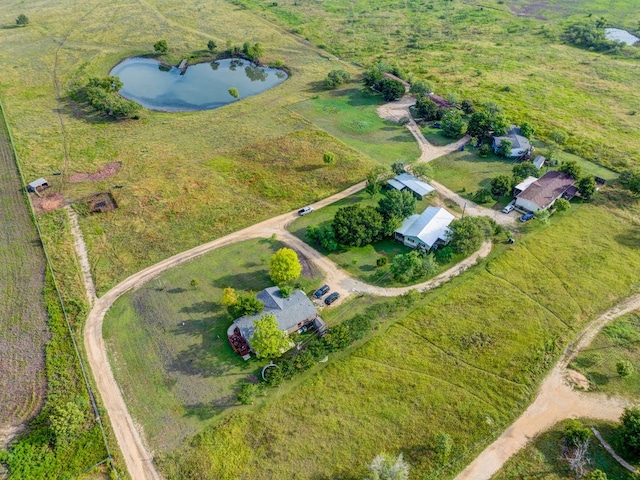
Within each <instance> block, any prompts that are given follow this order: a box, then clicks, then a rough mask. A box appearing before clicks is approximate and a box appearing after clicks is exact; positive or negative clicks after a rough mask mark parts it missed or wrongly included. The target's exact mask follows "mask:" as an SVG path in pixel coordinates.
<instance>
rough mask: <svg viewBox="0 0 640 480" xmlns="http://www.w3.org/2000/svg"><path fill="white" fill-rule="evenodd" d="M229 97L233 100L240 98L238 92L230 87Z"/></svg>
mask: <svg viewBox="0 0 640 480" xmlns="http://www.w3.org/2000/svg"><path fill="white" fill-rule="evenodd" d="M229 95H231V96H232V97H233V98H240V92H239V91H238V89H237V88H236V87H231V88H230V89H229Z"/></svg>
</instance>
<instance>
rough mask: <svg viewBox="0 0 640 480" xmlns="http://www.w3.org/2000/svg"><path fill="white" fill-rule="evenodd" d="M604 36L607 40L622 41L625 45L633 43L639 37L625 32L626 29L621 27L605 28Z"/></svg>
mask: <svg viewBox="0 0 640 480" xmlns="http://www.w3.org/2000/svg"><path fill="white" fill-rule="evenodd" d="M604 36H605V38H606V39H607V40H618V41H620V42H624V43H626V44H627V45H633V44H634V43H636V42H637V41H638V40H640V38H638V37H636V36H635V35H633V34H631V33H629V32H627V31H626V30H622V29H621V28H605V29H604Z"/></svg>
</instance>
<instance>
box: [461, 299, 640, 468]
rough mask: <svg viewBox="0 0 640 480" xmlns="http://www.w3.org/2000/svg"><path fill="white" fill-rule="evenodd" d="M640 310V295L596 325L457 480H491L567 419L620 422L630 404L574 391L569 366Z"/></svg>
mask: <svg viewBox="0 0 640 480" xmlns="http://www.w3.org/2000/svg"><path fill="white" fill-rule="evenodd" d="M639 308H640V294H636V295H634V296H632V297H629V298H628V299H626V300H624V301H622V302H620V303H619V304H617V305H616V306H615V307H613V308H611V309H610V310H608V311H606V312H605V313H603V314H602V315H600V316H599V317H598V318H596V319H595V320H594V321H592V322H591V323H590V324H589V325H588V326H587V327H586V328H585V329H584V330H583V331H582V333H581V334H580V336H579V337H578V341H577V342H576V344H575V346H574V347H573V348H570V349H569V350H568V351H567V352H566V353H565V354H564V355H563V356H562V358H561V359H560V360H559V361H558V363H556V365H555V367H554V368H553V370H552V371H551V373H550V374H549V376H548V377H547V378H546V379H545V380H544V382H543V383H542V385H541V386H540V390H539V392H538V396H537V397H536V399H535V401H534V402H533V403H532V404H531V405H530V406H529V408H527V410H526V411H525V412H524V413H523V414H522V415H521V416H520V417H519V418H518V419H517V420H516V421H515V422H514V423H513V424H512V425H511V426H510V427H509V428H508V429H507V430H506V431H505V432H504V433H503V434H502V435H501V436H500V437H499V438H498V439H497V440H496V441H495V442H493V443H492V444H491V445H489V446H488V447H487V448H486V449H485V450H484V451H483V452H482V453H481V454H480V455H478V457H476V459H475V460H474V461H473V462H472V463H471V464H469V466H468V467H467V468H465V469H464V470H463V471H462V472H461V473H460V474H459V475H458V476H457V477H456V480H488V479H490V478H491V476H492V475H493V474H494V473H496V472H497V471H498V470H500V468H502V466H503V465H504V463H505V462H506V461H507V460H508V459H509V458H511V456H513V455H515V454H516V453H517V452H518V451H519V450H520V449H521V448H524V447H525V446H526V445H527V443H529V441H531V440H532V439H533V438H534V437H535V436H536V435H538V434H540V433H542V432H544V431H545V430H548V429H549V428H550V427H552V426H553V425H554V424H556V423H558V422H559V421H561V420H565V419H567V418H577V417H585V418H597V419H600V420H610V421H617V420H618V419H619V418H620V415H621V414H622V411H623V409H624V407H626V406H627V405H628V402H626V401H625V400H622V399H617V398H608V397H607V396H605V395H599V394H593V393H589V394H587V393H581V392H576V391H574V390H573V389H572V388H571V387H570V386H569V385H568V382H567V377H568V371H567V365H568V364H569V362H571V360H572V359H573V358H574V357H575V356H576V355H577V354H578V352H579V351H580V350H581V349H583V348H585V347H586V346H587V345H589V343H591V341H593V339H594V338H595V336H596V335H597V334H598V332H599V331H600V330H601V329H602V328H603V327H604V326H605V325H606V324H607V323H608V322H610V321H611V320H613V319H615V318H617V317H620V316H622V315H626V314H627V313H630V312H632V311H634V310H637V309H639Z"/></svg>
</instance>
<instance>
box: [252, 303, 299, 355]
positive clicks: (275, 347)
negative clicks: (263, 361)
mask: <svg viewBox="0 0 640 480" xmlns="http://www.w3.org/2000/svg"><path fill="white" fill-rule="evenodd" d="M291 345H292V342H291V340H289V337H287V334H286V333H285V332H283V331H281V330H280V329H279V328H278V321H277V320H276V317H274V316H273V315H271V314H270V313H265V314H264V315H262V316H261V317H260V318H259V319H258V320H256V321H254V322H253V336H252V337H251V347H252V348H253V350H254V351H255V352H256V356H257V357H258V358H275V357H279V356H280V355H282V354H283V353H284V352H286V351H287V350H288V349H289V348H290V347H291Z"/></svg>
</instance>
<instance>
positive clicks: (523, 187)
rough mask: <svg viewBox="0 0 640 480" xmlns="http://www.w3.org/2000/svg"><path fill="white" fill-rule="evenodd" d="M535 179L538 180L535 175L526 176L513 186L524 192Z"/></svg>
mask: <svg viewBox="0 0 640 480" xmlns="http://www.w3.org/2000/svg"><path fill="white" fill-rule="evenodd" d="M536 180H538V179H537V178H536V177H527V178H525V179H524V180H523V181H521V182H520V183H519V184H517V185H516V186H515V187H514V189H515V190H519V191H521V192H524V191H525V190H526V189H527V188H529V185H531V184H532V183H533V182H535V181H536Z"/></svg>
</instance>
